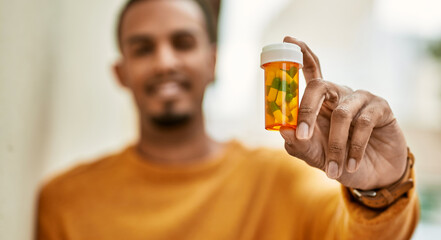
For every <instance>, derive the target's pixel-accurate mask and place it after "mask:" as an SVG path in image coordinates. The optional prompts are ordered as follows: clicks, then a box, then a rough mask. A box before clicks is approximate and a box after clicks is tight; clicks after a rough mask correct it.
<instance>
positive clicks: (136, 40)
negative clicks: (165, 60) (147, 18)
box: [126, 35, 153, 45]
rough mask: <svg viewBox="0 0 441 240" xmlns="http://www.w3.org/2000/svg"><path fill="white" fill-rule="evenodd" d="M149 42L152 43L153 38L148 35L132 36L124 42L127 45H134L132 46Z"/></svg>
mask: <svg viewBox="0 0 441 240" xmlns="http://www.w3.org/2000/svg"><path fill="white" fill-rule="evenodd" d="M151 41H153V37H151V36H148V35H134V36H131V37H129V38H128V39H127V40H126V42H127V43H128V44H129V45H134V44H137V43H143V42H151Z"/></svg>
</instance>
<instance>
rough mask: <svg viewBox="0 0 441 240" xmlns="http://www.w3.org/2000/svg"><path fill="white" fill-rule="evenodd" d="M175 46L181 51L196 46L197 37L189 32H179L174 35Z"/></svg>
mask: <svg viewBox="0 0 441 240" xmlns="http://www.w3.org/2000/svg"><path fill="white" fill-rule="evenodd" d="M173 46H174V48H175V49H177V50H181V51H187V50H191V49H193V48H194V47H195V46H196V39H195V38H194V37H193V36H192V35H190V34H188V33H182V34H177V35H175V36H174V37H173Z"/></svg>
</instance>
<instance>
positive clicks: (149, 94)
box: [37, 0, 418, 240]
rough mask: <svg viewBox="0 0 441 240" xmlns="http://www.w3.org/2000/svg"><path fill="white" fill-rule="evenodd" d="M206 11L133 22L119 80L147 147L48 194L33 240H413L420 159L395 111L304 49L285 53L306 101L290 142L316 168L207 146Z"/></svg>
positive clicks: (211, 44) (153, 14) (186, 2)
mask: <svg viewBox="0 0 441 240" xmlns="http://www.w3.org/2000/svg"><path fill="white" fill-rule="evenodd" d="M206 10H207V8H206V5H204V2H202V1H199V0H198V1H196V0H135V1H130V2H129V4H128V5H127V6H126V7H125V8H124V10H123V13H122V15H121V19H120V23H119V31H118V41H119V46H120V49H121V55H122V56H121V60H120V61H119V62H118V63H117V64H116V65H115V72H116V75H117V77H118V79H119V81H120V82H121V84H122V85H123V86H125V87H126V88H128V89H129V90H130V91H131V92H132V94H133V97H134V99H135V102H136V104H137V108H138V111H139V121H140V139H139V142H138V143H137V144H136V145H135V146H130V147H128V148H127V149H125V150H124V151H122V152H121V153H118V154H115V155H111V156H108V157H104V158H102V159H100V160H98V161H95V162H92V163H89V164H84V165H81V166H78V167H76V168H74V169H72V170H70V171H68V172H67V173H64V174H63V175H61V176H59V177H57V178H55V179H54V180H52V181H51V182H49V183H48V184H46V185H45V187H44V188H43V189H42V192H41V194H40V198H39V205H38V224H37V239H48V240H51V239H136V240H137V239H408V238H410V236H411V234H412V232H413V230H414V228H415V226H416V223H417V218H418V206H417V200H416V195H415V193H414V190H413V189H412V186H413V183H412V181H411V178H412V169H411V166H412V159H413V158H412V157H411V154H409V157H408V152H407V150H406V142H405V139H404V137H403V134H402V132H401V130H400V128H399V127H398V125H397V122H396V120H395V119H394V117H393V114H392V112H391V109H390V107H389V106H388V104H387V102H386V101H384V100H383V99H381V98H379V97H377V96H374V95H372V94H370V93H368V92H365V91H355V92H354V91H352V90H351V89H349V88H346V87H341V86H338V85H336V84H333V83H331V82H327V81H324V80H322V74H321V71H320V64H319V61H318V58H317V57H316V56H315V55H314V53H313V52H312V51H311V50H310V49H309V48H308V46H307V45H306V44H305V43H303V42H300V41H298V40H297V39H294V38H290V37H286V38H285V39H284V41H286V42H291V43H296V44H298V45H299V46H301V49H302V52H303V54H304V68H303V72H304V75H305V79H306V82H307V87H306V90H305V93H304V97H303V99H302V102H301V105H300V108H299V118H298V122H299V126H298V129H297V130H292V129H282V130H281V134H282V136H283V137H284V139H285V142H286V144H285V148H286V151H287V152H288V153H289V154H290V155H292V156H295V157H298V158H299V159H301V160H303V161H305V162H306V163H307V164H309V165H311V166H312V167H310V166H307V165H306V164H304V163H303V161H301V160H299V159H296V158H294V157H292V156H289V155H288V154H286V153H284V152H280V151H275V150H270V149H254V150H250V149H246V148H245V147H243V146H241V145H240V144H239V143H238V142H235V141H233V142H229V143H218V142H216V141H213V140H212V139H210V138H209V137H208V136H207V134H206V132H205V129H204V122H203V117H202V100H203V95H204V91H205V88H206V86H207V85H208V84H209V83H210V82H212V81H213V78H214V68H215V60H216V45H215V34H214V31H213V28H212V26H213V24H212V21H210V20H209V19H210V15H209V14H208V11H206ZM313 167H315V168H319V169H321V170H323V171H325V172H326V174H327V176H328V177H329V178H332V179H336V180H337V181H338V182H340V183H341V185H339V186H337V188H336V187H335V184H332V183H331V184H329V183H328V182H327V181H323V179H322V178H321V177H320V176H318V175H317V171H316V170H315V168H313ZM340 186H341V187H340ZM354 189H355V190H354ZM372 189H375V190H376V191H363V190H372ZM351 193H352V194H354V196H352V195H351ZM373 194H376V195H377V196H376V197H373V196H371V197H369V196H366V195H373ZM357 196H358V197H357Z"/></svg>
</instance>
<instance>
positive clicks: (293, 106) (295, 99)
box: [288, 97, 297, 110]
mask: <svg viewBox="0 0 441 240" xmlns="http://www.w3.org/2000/svg"><path fill="white" fill-rule="evenodd" d="M288 106H289V109H291V110H292V109H295V108H297V97H295V98H293V99H292V100H291V102H289V105H288Z"/></svg>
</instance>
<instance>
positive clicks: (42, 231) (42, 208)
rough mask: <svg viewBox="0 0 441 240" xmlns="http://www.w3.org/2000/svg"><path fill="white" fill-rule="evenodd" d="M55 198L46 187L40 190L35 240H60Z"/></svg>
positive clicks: (52, 192)
mask: <svg viewBox="0 0 441 240" xmlns="http://www.w3.org/2000/svg"><path fill="white" fill-rule="evenodd" d="M57 207H58V204H57V197H56V194H55V192H54V191H51V190H50V188H49V187H48V186H45V187H44V188H42V190H41V191H40V193H39V196H38V202H37V216H36V229H35V240H60V239H64V238H63V236H62V234H61V226H60V225H61V221H60V218H59V216H58V214H59V211H57Z"/></svg>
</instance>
